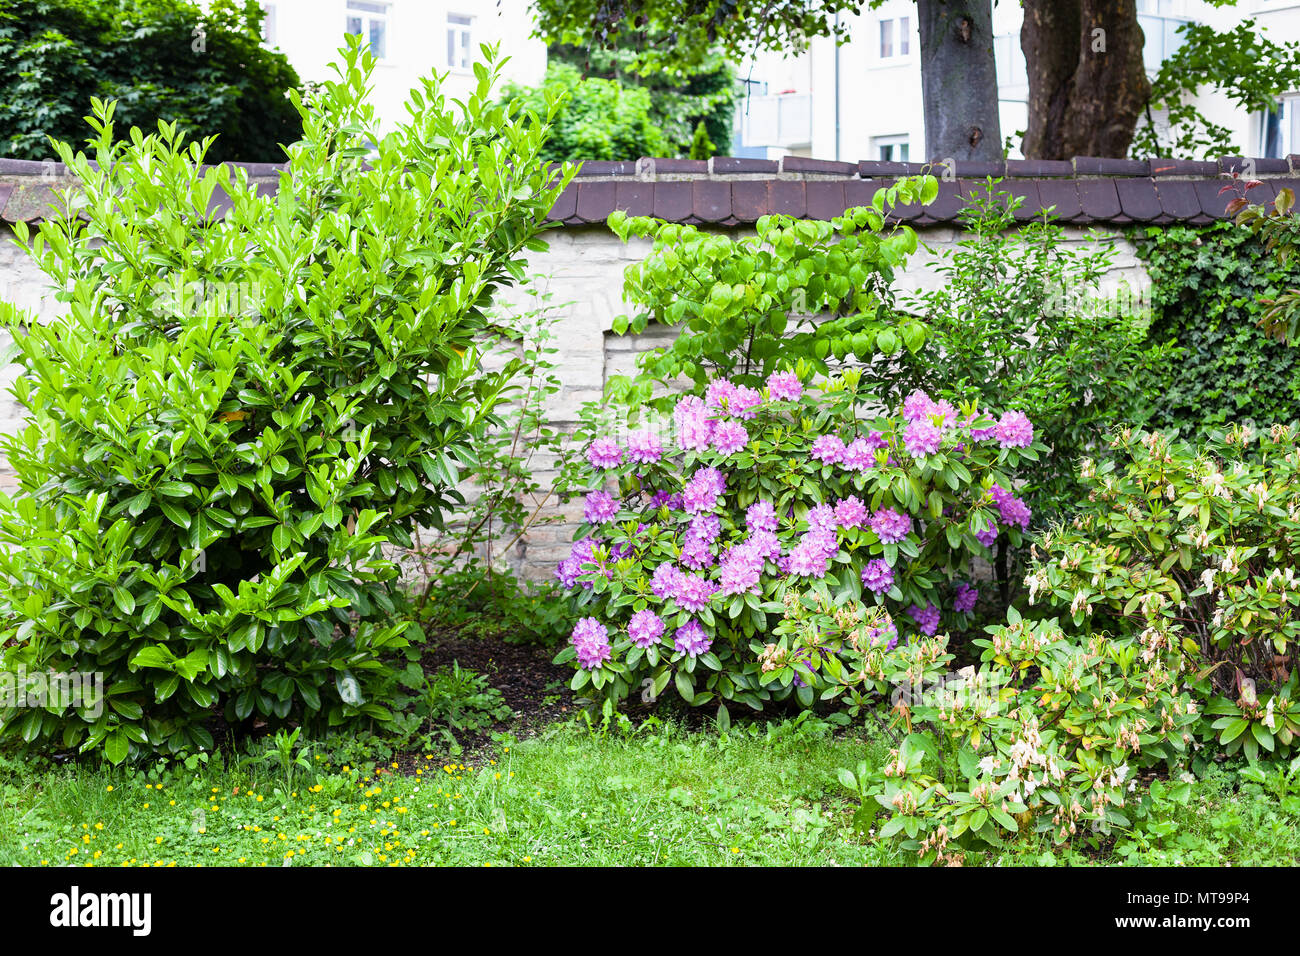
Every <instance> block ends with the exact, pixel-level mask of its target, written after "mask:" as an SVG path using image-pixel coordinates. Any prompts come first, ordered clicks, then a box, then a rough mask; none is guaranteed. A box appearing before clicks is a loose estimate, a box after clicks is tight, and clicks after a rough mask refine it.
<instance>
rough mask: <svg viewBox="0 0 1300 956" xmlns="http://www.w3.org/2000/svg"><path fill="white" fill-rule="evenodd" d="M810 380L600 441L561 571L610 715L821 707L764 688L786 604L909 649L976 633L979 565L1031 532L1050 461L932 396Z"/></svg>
mask: <svg viewBox="0 0 1300 956" xmlns="http://www.w3.org/2000/svg"><path fill="white" fill-rule="evenodd" d="M807 371H808V370H807V369H800V370H799V371H798V372H795V371H789V370H786V371H777V372H775V373H773V374H771V375H770V376H769V377H768V378H767V380H766V381H765V382H761V381H758V380H755V381H754V382H753V383H752V384H750V385H745V384H740V383H737V382H732V381H728V380H715V381H712V382H710V383H708V384H707V387H706V388H705V390H704V393H703V394H702V395H687V396H685V397H682V398H681V399H679V400H678V401H677V403H676V405H675V407H674V408H673V411H672V415H671V421H670V423H669V424H667V425H666V426H665V428H664V429H663V430H662V432H659V431H655V430H653V429H650V428H646V427H643V426H636V427H633V428H631V429H630V430H628V431H625V432H619V433H615V431H613V430H611V431H610V432H609V433H606V434H599V435H596V436H594V437H593V438H592V440H591V441H590V444H589V446H588V451H587V459H586V460H587V463H588V468H587V469H586V471H585V472H584V475H583V477H584V478H585V479H587V484H586V487H587V488H588V490H587V492H586V495H585V500H584V502H583V514H584V517H585V523H584V524H583V525H582V526H581V527H580V529H579V531H578V537H577V540H576V541H575V542H574V545H573V550H572V553H571V554H570V555H569V557H567V558H565V559H564V560H562V561H561V562H560V563H559V566H558V567H557V568H556V577H557V578H558V579H559V581H560V582H561V584H562V585H563V586H564V587H565V588H568V589H570V590H571V591H572V593H573V595H574V598H575V600H576V602H577V604H578V605H579V615H580V616H581V620H580V621H579V623H578V626H577V627H576V628H575V630H574V633H573V637H572V640H571V641H570V644H569V646H568V647H566V648H565V649H564V650H563V651H562V652H561V653H560V655H559V657H558V658H557V661H572V662H573V663H574V664H575V668H576V673H575V675H574V678H573V683H572V686H573V688H574V689H575V690H578V691H583V690H585V691H586V692H588V693H589V694H590V696H591V697H592V698H593V699H601V700H602V701H603V704H604V706H605V709H606V711H607V712H612V710H613V709H614V708H615V707H616V706H617V704H618V702H619V701H621V700H623V699H625V698H626V697H627V696H628V695H629V694H631V693H633V692H637V693H640V694H641V695H642V696H643V697H644V698H645V699H652V698H654V697H656V696H658V695H659V694H661V693H663V692H664V691H665V690H666V688H667V687H668V685H669V684H670V683H671V684H673V685H674V686H675V687H676V690H677V692H678V693H679V694H680V695H681V696H682V698H684V699H685V700H686V701H687V702H688V703H691V704H694V705H700V704H704V703H706V702H708V701H711V700H715V699H721V700H722V701H735V702H739V703H743V704H746V705H748V706H750V707H752V708H754V709H761V708H762V706H763V705H764V703H765V702H767V701H769V700H773V699H784V698H787V697H790V696H791V695H794V696H796V697H797V698H798V700H799V701H800V703H802V704H803V705H804V706H811V704H812V703H813V701H814V700H815V699H816V697H817V696H818V694H819V693H820V691H821V685H820V678H819V676H818V674H817V673H815V672H814V671H813V670H812V669H807V668H806V669H804V670H802V671H798V672H796V671H791V672H790V674H789V677H788V679H785V680H783V681H778V682H771V681H766V682H765V681H763V680H762V676H763V670H762V661H761V654H762V650H763V648H764V646H765V645H766V644H767V643H768V636H769V633H770V632H771V631H773V630H774V629H775V628H776V626H777V624H778V622H779V620H780V618H781V614H782V603H781V602H782V601H783V600H784V597H785V594H786V592H787V590H788V589H790V588H791V587H794V588H797V589H799V590H801V591H812V592H815V593H820V594H823V595H825V597H826V598H827V599H828V600H830V601H832V602H858V601H862V602H865V603H867V604H869V605H873V606H876V605H878V606H881V607H882V609H883V610H884V611H886V612H888V613H889V614H890V619H891V621H892V624H891V627H894V628H895V630H894V631H893V632H892V639H893V640H898V641H902V642H910V641H914V640H916V639H918V638H920V637H923V636H930V635H934V634H935V633H936V631H938V630H939V629H940V628H941V627H943V628H945V629H948V630H951V631H953V632H955V633H959V632H961V631H962V630H963V629H964V628H967V627H969V626H970V615H971V614H972V612H973V610H974V608H975V604H976V601H977V600H978V596H979V590H978V589H979V586H980V585H979V583H978V574H977V571H978V569H977V567H976V561H977V559H979V558H982V557H986V556H987V555H988V543H989V541H991V540H992V537H993V536H996V535H997V534H998V533H999V531H1006V532H1007V533H1008V534H1009V535H1010V536H1011V537H1012V539H1013V540H1014V541H1017V542H1018V541H1019V537H1020V535H1021V533H1022V532H1023V531H1024V529H1025V528H1026V527H1027V525H1028V521H1029V512H1028V509H1027V507H1026V506H1025V504H1024V503H1023V502H1022V501H1021V500H1020V499H1019V498H1018V497H1017V495H1016V493H1015V490H1014V489H1015V488H1016V472H1017V469H1018V467H1019V466H1020V465H1021V463H1022V462H1024V461H1026V460H1029V461H1034V460H1037V457H1038V455H1039V453H1040V451H1042V450H1043V446H1042V445H1041V444H1040V443H1038V442H1037V441H1036V440H1035V438H1034V432H1033V425H1032V423H1031V422H1030V421H1029V419H1028V418H1026V417H1025V416H1024V415H1023V414H1021V413H1018V412H999V411H997V410H994V409H987V408H979V407H976V406H975V405H973V404H972V405H967V406H963V407H955V406H953V405H951V404H949V403H948V402H946V401H934V400H932V399H931V398H930V397H929V396H928V395H926V394H925V393H923V392H919V391H918V392H914V393H913V394H912V395H910V396H908V397H907V399H906V401H905V402H904V403H903V404H902V406H901V407H900V408H893V409H882V408H881V407H880V405H879V403H878V402H877V401H875V398H874V396H873V395H872V394H869V393H868V392H867V391H866V390H865V389H864V388H863V387H861V386H862V385H863V383H862V379H861V376H860V375H859V373H858V372H857V371H855V370H852V369H850V370H847V371H845V372H843V373H841V374H840V375H838V376H835V377H833V378H830V379H821V380H819V381H818V382H817V383H816V384H814V383H812V382H811V381H809V379H810V378H811V376H810V375H809V374H808V373H807ZM755 386H761V387H755Z"/></svg>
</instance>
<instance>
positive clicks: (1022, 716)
mask: <svg viewBox="0 0 1300 956" xmlns="http://www.w3.org/2000/svg"><path fill="white" fill-rule="evenodd" d="M784 610H785V614H784V617H783V620H782V623H781V626H780V627H779V628H778V633H779V634H780V638H779V643H778V644H777V645H775V646H774V647H773V648H770V649H769V651H768V657H769V659H770V660H771V662H772V664H773V670H772V671H771V672H770V673H772V674H792V673H797V672H799V671H800V669H801V668H802V667H804V666H805V665H804V663H803V662H806V661H812V662H813V663H817V664H821V665H822V667H823V670H824V673H825V674H826V677H827V681H828V685H829V686H828V693H834V694H845V695H846V699H847V700H849V701H850V702H851V705H852V707H851V710H852V711H853V712H856V711H857V710H860V709H861V708H862V707H863V706H865V705H869V704H870V703H871V702H872V701H882V700H887V701H889V703H890V704H892V707H891V716H892V717H893V721H892V724H893V728H894V729H895V730H896V731H897V734H896V736H895V742H896V746H895V747H894V748H893V749H892V750H891V751H890V754H889V758H888V760H886V761H885V763H884V764H883V765H882V766H879V767H872V766H870V765H869V764H867V763H866V762H865V761H864V762H862V763H859V764H858V766H857V767H856V768H855V769H854V770H848V769H844V770H841V771H840V773H839V779H840V782H841V783H842V784H843V785H844V786H845V787H847V788H848V789H849V790H851V791H853V792H855V793H856V794H858V796H859V798H860V799H861V800H862V806H861V807H860V808H859V810H858V811H857V813H856V814H855V815H854V824H855V826H857V827H858V828H859V829H862V830H868V829H878V832H879V835H880V837H881V838H882V839H888V838H895V839H898V840H900V841H901V843H902V846H903V848H904V849H908V850H912V851H914V852H915V853H916V854H917V858H918V859H919V860H920V861H921V862H923V863H936V864H960V863H961V862H962V861H963V859H964V857H965V855H966V853H967V852H969V851H971V850H985V849H987V848H989V847H990V846H1001V845H1004V844H1005V843H1007V842H1010V841H1015V840H1025V841H1037V840H1038V839H1040V837H1039V835H1040V834H1041V835H1042V836H1045V837H1049V838H1050V839H1051V840H1052V841H1053V842H1054V843H1058V844H1060V843H1066V842H1076V841H1077V842H1089V843H1091V844H1092V845H1093V846H1096V845H1097V842H1098V841H1099V840H1101V839H1103V838H1105V836H1106V835H1108V834H1110V833H1111V832H1112V831H1113V830H1114V829H1115V828H1116V827H1119V828H1127V827H1129V826H1131V825H1132V823H1133V819H1134V813H1133V809H1132V808H1131V807H1130V798H1129V791H1130V789H1132V788H1133V787H1134V784H1135V782H1136V780H1137V777H1138V775H1139V774H1140V773H1141V772H1142V771H1144V770H1146V769H1148V768H1158V769H1159V770H1160V771H1163V772H1166V773H1169V774H1170V775H1171V776H1173V775H1175V774H1176V773H1177V772H1178V770H1179V768H1180V767H1182V766H1183V765H1184V764H1185V763H1186V758H1187V754H1188V751H1189V749H1190V748H1189V745H1190V744H1191V743H1192V736H1191V729H1192V728H1191V725H1192V724H1193V723H1194V722H1195V721H1196V720H1197V706H1196V703H1195V702H1194V701H1193V700H1192V699H1191V698H1190V696H1189V695H1188V693H1187V691H1186V687H1185V685H1184V678H1185V670H1184V667H1185V662H1184V660H1183V658H1182V655H1180V654H1179V653H1178V652H1177V650H1176V649H1170V648H1168V647H1161V648H1158V649H1155V650H1154V651H1153V650H1152V649H1151V648H1149V647H1146V646H1143V645H1142V644H1141V643H1140V642H1139V641H1137V640H1134V639H1132V638H1128V639H1123V640H1119V639H1111V638H1109V637H1107V636H1105V635H1102V634H1082V635H1077V636H1076V635H1071V634H1067V633H1065V632H1064V631H1062V629H1061V627H1060V625H1059V624H1058V623H1057V621H1056V620H1047V621H1037V622H1030V621H1026V620H1023V619H1022V618H1021V617H1020V615H1019V614H1018V613H1017V612H1016V610H1015V608H1010V609H1009V610H1008V617H1007V623H1006V624H1000V625H996V626H994V627H990V628H988V637H987V638H981V639H979V640H976V641H974V642H973V643H974V645H975V647H976V648H977V649H978V650H979V664H978V665H970V666H967V667H965V668H963V669H961V670H959V671H956V672H953V671H952V670H951V665H952V662H953V659H954V656H953V654H951V653H950V652H949V649H948V645H949V638H948V635H947V634H941V635H939V636H937V637H923V638H921V639H920V640H918V641H916V642H915V643H914V644H912V645H909V646H906V647H904V646H901V645H900V646H898V647H896V648H893V649H890V648H888V647H887V646H883V647H882V646H881V644H880V642H879V640H878V639H877V634H878V633H879V631H880V628H881V627H882V625H884V624H885V623H886V620H885V612H884V611H883V609H880V608H872V609H868V608H864V607H861V606H859V605H855V604H854V603H853V602H849V603H848V604H845V605H840V606H832V605H831V604H830V603H829V602H827V601H826V600H825V598H824V597H823V596H821V595H816V594H812V593H808V592H803V593H799V592H796V590H795V589H793V588H792V589H790V590H789V591H787V592H786V600H785V602H784ZM1183 786H1184V787H1185V784H1183ZM882 810H883V812H884V813H886V814H887V815H888V816H887V819H883V820H882V819H880V817H879V814H880V813H881V812H882Z"/></svg>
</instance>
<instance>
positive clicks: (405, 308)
mask: <svg viewBox="0 0 1300 956" xmlns="http://www.w3.org/2000/svg"><path fill="white" fill-rule="evenodd" d="M343 53H344V58H345V62H344V65H343V66H342V68H341V69H340V70H339V74H340V80H339V81H338V82H330V83H327V84H325V85H324V87H323V89H322V91H321V93H320V95H319V97H318V98H316V99H314V101H313V105H312V108H311V109H310V110H307V109H306V108H303V107H302V105H301V101H300V100H299V98H298V97H297V96H296V95H294V97H293V101H294V104H295V106H297V107H298V108H299V110H300V113H301V116H302V122H303V128H304V138H303V140H302V141H300V142H298V143H296V144H294V145H293V146H292V147H290V148H289V150H288V153H289V159H290V163H291V167H292V174H289V173H285V174H284V175H282V177H281V183H280V189H279V192H278V193H277V195H276V196H275V197H274V198H267V197H264V196H260V195H259V194H258V192H257V191H256V189H255V188H254V187H252V186H250V185H249V184H248V182H247V177H246V176H245V174H244V173H243V171H242V170H241V171H239V172H238V174H237V177H236V178H235V179H234V180H233V181H232V179H231V172H230V170H229V169H228V168H224V167H221V168H216V169H209V170H206V171H205V170H203V169H202V168H201V164H202V163H203V160H204V147H203V146H201V145H199V144H192V145H190V146H188V147H186V146H185V145H184V144H183V142H182V137H181V135H180V134H179V132H178V130H177V127H176V126H175V125H174V124H171V125H167V124H163V125H160V127H159V132H158V133H157V134H155V135H150V136H143V135H142V134H141V133H140V132H139V131H138V130H132V132H131V140H130V142H129V143H126V142H116V143H115V142H114V141H113V126H112V122H111V119H112V116H113V106H112V105H107V106H106V105H104V104H102V103H98V102H97V103H96V104H95V115H94V117H93V118H92V119H91V126H92V127H93V128H94V130H95V133H96V135H95V138H94V140H93V141H92V156H93V158H94V160H95V161H96V164H95V165H92V164H91V162H90V161H89V160H88V159H87V157H86V156H85V155H83V154H76V155H74V154H73V152H72V150H71V149H70V148H69V147H67V146H66V145H60V146H59V152H60V154H61V156H62V157H63V159H64V161H65V162H66V163H67V164H68V165H69V167H70V168H71V169H72V171H73V172H74V173H75V174H76V175H77V176H78V177H79V178H80V179H81V181H82V187H81V189H80V190H75V191H70V192H69V193H68V195H67V196H66V197H65V202H66V203H67V204H68V211H67V214H66V215H65V216H64V217H62V218H55V219H53V220H51V221H48V222H45V223H43V224H42V226H41V228H40V233H39V235H38V236H36V237H34V238H30V239H29V235H28V233H27V230H26V229H24V228H22V227H21V226H20V227H19V228H18V230H17V232H18V236H19V240H20V243H21V244H22V245H23V246H24V247H25V248H26V249H27V250H28V251H29V252H30V254H31V255H32V257H33V259H34V260H35V261H36V262H38V263H39V264H40V266H41V268H42V269H43V270H44V272H45V273H46V275H47V276H48V277H49V278H50V280H51V281H52V283H53V284H54V286H55V287H56V288H58V289H60V290H62V291H61V292H60V293H59V296H60V298H61V299H62V300H63V301H64V302H65V303H66V304H67V315H66V316H65V317H61V318H57V319H55V320H52V321H51V322H50V323H49V324H47V325H42V324H35V323H29V322H28V321H27V320H26V319H25V318H24V317H23V316H21V315H19V314H17V313H16V312H15V310H14V309H13V308H12V307H10V306H3V307H0V320H3V324H4V325H5V326H6V327H7V328H8V329H9V330H10V332H11V333H13V335H14V337H15V340H16V343H17V346H16V351H17V357H18V361H19V362H20V363H21V365H22V366H23V374H22V376H21V377H20V378H19V379H18V381H17V384H16V385H15V387H14V392H15V395H16V396H17V398H18V400H19V401H20V402H21V403H22V404H23V405H24V406H25V407H26V408H27V409H29V410H30V420H29V422H28V423H27V425H26V427H25V428H24V429H23V430H22V431H20V432H19V433H18V434H17V435H15V436H13V437H12V438H10V439H9V440H7V441H6V442H5V446H4V451H5V453H6V454H7V455H8V458H9V461H10V462H11V463H12V465H13V467H14V468H15V470H16V472H17V475H18V478H19V480H20V483H21V486H20V491H19V492H18V493H17V494H16V495H15V496H14V497H13V498H7V497H5V498H0V542H2V543H3V544H4V545H5V546H7V548H8V550H7V551H6V552H5V553H4V554H2V555H0V620H2V621H3V630H0V646H3V648H4V651H3V667H4V669H5V670H7V671H10V672H14V671H17V670H18V669H20V668H21V669H24V670H26V671H27V672H28V673H29V674H30V673H35V672H46V671H60V672H66V671H81V672H100V673H102V674H103V679H104V683H105V693H106V695H107V701H108V705H109V706H108V707H107V708H105V709H104V710H103V711H102V713H94V712H93V710H94V709H93V708H88V707H79V708H73V707H69V706H62V705H60V704H58V703H57V702H54V701H51V702H49V703H48V704H47V705H46V706H42V707H34V708H27V709H20V708H14V707H9V708H7V709H6V710H5V711H4V712H3V719H4V723H3V732H4V733H6V734H8V735H11V736H20V737H21V739H22V740H23V741H25V742H26V743H28V744H33V745H39V746H45V747H56V746H59V745H62V746H64V747H80V748H81V749H82V750H88V749H91V748H99V747H102V748H103V751H104V753H105V754H106V755H107V757H108V758H109V759H110V760H112V761H113V762H119V761H121V760H123V759H125V758H126V756H127V755H128V752H129V750H130V749H131V748H132V746H133V745H134V746H135V747H138V748H139V749H141V750H160V751H170V752H176V751H178V750H181V749H183V748H186V747H189V748H196V747H198V748H202V747H209V746H211V745H212V737H211V734H210V733H209V731H208V730H207V728H206V727H205V726H204V725H205V723H206V722H207V721H208V720H209V718H210V717H212V716H214V708H217V709H219V711H220V712H221V713H223V714H224V716H225V718H226V719H227V720H228V721H242V720H245V719H250V718H253V717H260V718H262V719H264V720H267V721H269V722H276V721H286V720H288V721H294V722H305V723H309V724H313V725H318V724H322V723H326V722H328V723H329V724H330V725H337V724H340V723H343V722H348V721H353V720H357V719H370V720H379V721H383V720H385V719H387V718H388V717H389V716H390V715H389V711H388V710H387V709H386V708H385V707H384V706H382V702H381V701H379V700H376V699H375V698H374V696H373V693H374V689H375V688H376V687H379V686H382V684H383V679H384V676H385V673H386V670H387V665H386V664H385V663H384V657H385V656H386V655H388V654H390V653H391V652H392V651H393V650H395V649H396V648H399V647H401V646H402V645H403V644H404V643H405V641H404V638H403V636H402V635H403V632H404V630H405V627H406V624H405V623H404V622H396V621H395V620H394V616H393V612H394V597H395V586H396V581H395V579H396V576H397V568H396V566H395V565H394V564H393V563H392V562H391V561H389V560H387V559H386V557H385V555H384V554H383V553H382V551H381V546H382V545H384V544H385V543H390V544H395V545H400V546H403V547H409V546H410V544H411V532H412V530H413V529H414V528H415V527H417V526H428V525H435V526H436V525H439V524H441V523H442V522H443V520H444V515H445V513H446V512H447V511H448V510H449V509H451V508H454V507H456V505H457V502H458V495H457V493H456V492H455V490H454V486H455V484H456V482H457V480H458V477H459V475H460V472H461V469H462V468H463V467H464V465H465V464H466V463H470V462H473V461H474V460H475V459H474V447H473V446H474V443H475V441H476V436H477V435H479V434H480V433H481V432H482V430H483V429H484V428H486V427H488V426H489V425H491V424H493V423H494V420H493V419H492V417H491V409H492V406H493V404H494V402H495V401H496V400H497V397H498V396H499V395H500V394H501V391H502V389H503V388H504V387H505V386H506V384H507V382H508V380H509V377H510V375H511V373H512V372H513V368H511V367H507V368H506V369H504V370H503V371H501V372H499V373H496V374H484V373H482V372H481V370H480V367H479V352H478V350H477V348H476V346H475V341H476V337H477V336H478V335H479V334H480V333H481V331H482V329H483V327H484V323H485V318H484V317H485V311H486V310H487V308H488V307H489V304H490V302H491V299H492V296H493V294H494V292H495V291H496V290H497V289H498V288H499V287H500V286H502V285H508V284H510V283H511V282H513V281H517V280H519V279H520V278H521V277H522V274H523V257H524V252H525V250H526V249H537V248H541V247H543V244H542V243H541V242H540V240H539V239H538V238H537V233H538V231H539V230H540V229H541V228H543V226H544V222H545V215H546V212H547V211H548V209H549V208H550V206H551V205H552V203H553V201H554V197H555V194H556V192H557V190H558V189H560V188H562V187H563V185H564V183H565V182H566V181H567V180H566V176H561V177H558V180H559V181H556V177H554V175H553V174H552V173H550V172H549V171H548V170H547V169H546V167H545V165H544V164H543V162H542V160H541V156H540V154H541V150H542V144H543V141H544V138H545V125H544V120H541V119H538V118H537V117H536V116H526V117H519V116H517V115H514V114H513V113H512V112H511V111H509V110H507V109H505V108H503V107H501V106H499V105H495V104H494V103H493V101H492V100H491V98H490V97H491V93H492V86H493V83H494V82H495V80H496V78H497V74H496V71H494V70H489V69H488V68H484V67H477V68H476V71H475V72H476V74H477V78H478V84H477V88H476V90H475V92H474V93H473V94H472V95H471V96H469V97H468V98H467V99H466V102H465V110H464V112H463V113H462V111H461V110H460V108H459V107H456V106H454V105H452V104H448V103H447V102H446V101H445V100H444V98H443V96H442V94H441V93H440V91H439V88H438V84H437V80H436V79H429V80H425V81H424V82H423V87H422V90H417V91H413V92H412V94H411V105H412V108H413V119H412V120H411V121H409V122H408V123H407V124H405V125H404V126H402V127H400V128H399V129H398V130H397V131H396V132H394V133H392V134H389V135H387V136H384V137H380V136H378V135H376V134H375V133H374V132H373V130H374V115H373V108H372V107H370V106H368V105H367V104H365V102H364V91H365V89H366V87H367V84H368V82H369V77H370V74H371V72H372V71H373V69H374V60H373V58H371V57H370V56H369V54H368V53H362V52H360V49H359V47H358V44H357V42H356V40H355V39H352V40H349V45H348V47H347V48H346V49H345V50H344V51H343ZM547 115H548V116H549V115H550V114H549V113H548V114H547ZM372 141H373V142H374V143H377V144H378V145H377V149H376V150H375V152H374V154H373V155H371V150H370V148H369V145H368V144H369V143H370V142H372ZM368 155H369V156H370V158H369V164H370V165H369V166H368V167H367V166H364V165H363V163H362V159H363V158H364V157H367V156H368ZM218 188H220V189H221V190H223V191H224V192H225V193H226V194H227V195H228V196H229V199H230V202H231V208H230V209H229V211H228V212H227V213H226V215H225V216H224V218H216V217H213V216H211V215H209V213H208V209H209V206H210V202H211V200H212V197H213V195H214V192H215V191H216V190H217V189H218ZM79 216H80V217H84V221H83V220H82V219H81V218H78V217H79Z"/></svg>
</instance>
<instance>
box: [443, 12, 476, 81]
mask: <svg viewBox="0 0 1300 956" xmlns="http://www.w3.org/2000/svg"><path fill="white" fill-rule="evenodd" d="M473 49H474V18H473V17H471V16H469V15H468V14H464V13H449V14H447V66H449V67H451V68H452V69H453V70H468V69H469V68H470V64H471V63H472V62H473V52H472V51H473Z"/></svg>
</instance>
